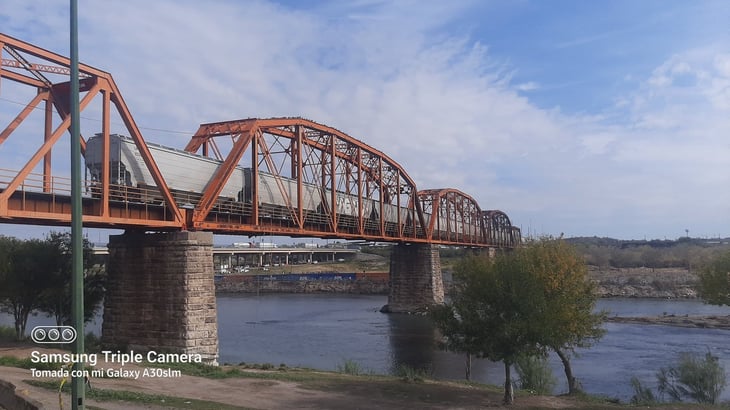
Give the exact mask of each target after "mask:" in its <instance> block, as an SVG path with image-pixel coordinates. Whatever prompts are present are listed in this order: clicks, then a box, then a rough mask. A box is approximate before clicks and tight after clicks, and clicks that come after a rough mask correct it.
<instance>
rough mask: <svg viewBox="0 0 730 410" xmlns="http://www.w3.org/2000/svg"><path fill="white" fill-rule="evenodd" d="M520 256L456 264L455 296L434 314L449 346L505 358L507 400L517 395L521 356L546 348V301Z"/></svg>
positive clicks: (505, 255) (502, 255)
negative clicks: (515, 368) (516, 367)
mask: <svg viewBox="0 0 730 410" xmlns="http://www.w3.org/2000/svg"><path fill="white" fill-rule="evenodd" d="M519 256H520V253H517V252H515V253H499V254H497V255H496V256H495V258H494V259H492V260H490V259H488V258H485V257H478V256H469V257H467V258H466V259H464V260H462V261H461V262H459V263H458V264H457V265H456V267H455V269H454V281H455V287H456V292H455V295H454V296H453V298H452V300H451V302H449V303H447V304H445V305H444V306H442V307H436V308H435V309H434V312H433V313H432V318H433V319H434V321H435V323H436V325H437V326H438V328H439V330H440V331H441V333H442V335H444V337H445V339H446V342H445V344H446V346H448V347H451V348H452V349H455V350H460V351H462V352H465V353H468V354H474V355H475V356H477V357H483V358H488V359H490V360H493V361H502V362H503V363H504V370H505V383H504V402H505V404H511V403H512V402H513V400H514V393H513V387H512V376H511V367H512V365H513V364H514V363H515V361H516V360H517V357H518V356H519V355H520V354H528V355H529V354H539V353H544V350H545V349H544V347H542V346H541V345H540V344H539V343H538V340H539V338H538V337H537V336H538V334H536V330H537V329H541V327H540V326H538V323H537V320H540V319H539V317H538V315H535V314H534V313H535V312H536V309H537V307H538V306H540V305H541V300H542V295H541V288H540V286H539V284H537V283H536V282H535V281H533V280H531V277H530V275H531V274H530V272H529V271H528V270H527V269H525V268H524V266H522V263H523V262H524V258H520V257H519Z"/></svg>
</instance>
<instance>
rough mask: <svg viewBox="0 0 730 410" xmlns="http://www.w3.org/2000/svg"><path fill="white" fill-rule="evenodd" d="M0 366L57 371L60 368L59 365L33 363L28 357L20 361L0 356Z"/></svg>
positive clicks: (13, 357)
mask: <svg viewBox="0 0 730 410" xmlns="http://www.w3.org/2000/svg"><path fill="white" fill-rule="evenodd" d="M0 366H7V367H19V368H21V369H38V370H59V369H60V368H61V364H60V363H33V362H32V361H31V360H30V357H26V358H24V359H20V358H17V357H15V356H0Z"/></svg>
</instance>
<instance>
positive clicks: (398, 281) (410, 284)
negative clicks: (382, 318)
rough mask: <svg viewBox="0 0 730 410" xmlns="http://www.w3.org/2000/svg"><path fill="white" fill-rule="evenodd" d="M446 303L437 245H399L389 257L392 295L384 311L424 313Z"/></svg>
mask: <svg viewBox="0 0 730 410" xmlns="http://www.w3.org/2000/svg"><path fill="white" fill-rule="evenodd" d="M442 303H444V284H443V278H442V277H441V258H440V257H439V248H438V246H437V245H430V244H397V245H395V246H393V248H392V250H391V254H390V294H389V295H388V304H387V305H386V306H384V307H383V309H382V311H383V312H389V313H390V312H392V313H398V312H421V311H424V310H426V309H428V307H429V306H431V305H436V304H442Z"/></svg>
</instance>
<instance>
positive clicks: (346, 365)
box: [337, 359, 365, 376]
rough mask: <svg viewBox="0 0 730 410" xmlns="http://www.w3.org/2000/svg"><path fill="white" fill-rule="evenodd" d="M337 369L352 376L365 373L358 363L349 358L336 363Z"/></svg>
mask: <svg viewBox="0 0 730 410" xmlns="http://www.w3.org/2000/svg"><path fill="white" fill-rule="evenodd" d="M337 371H338V372H339V373H344V374H350V375H353V376H357V375H360V374H363V373H365V371H364V370H363V368H362V366H360V363H358V362H356V361H354V360H349V359H348V360H345V361H343V362H342V363H341V364H338V365H337Z"/></svg>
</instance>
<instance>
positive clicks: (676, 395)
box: [657, 351, 726, 404]
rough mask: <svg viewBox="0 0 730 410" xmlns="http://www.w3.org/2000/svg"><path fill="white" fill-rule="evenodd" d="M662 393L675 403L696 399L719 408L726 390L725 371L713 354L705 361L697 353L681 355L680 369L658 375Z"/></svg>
mask: <svg viewBox="0 0 730 410" xmlns="http://www.w3.org/2000/svg"><path fill="white" fill-rule="evenodd" d="M657 380H658V381H659V388H658V390H659V393H660V394H661V395H662V396H663V395H664V394H667V395H669V397H670V399H671V400H674V401H682V399H683V398H689V399H692V400H694V401H696V402H698V403H710V404H715V403H716V402H717V399H718V398H719V397H720V394H721V393H722V391H723V390H724V389H725V385H726V379H725V369H724V368H723V367H722V365H720V363H719V361H718V358H717V356H713V355H712V353H710V352H709V351H708V352H707V353H705V355H704V358H702V357H701V356H700V355H698V354H696V353H681V354H680V356H679V363H678V364H677V366H676V367H669V368H661V369H660V370H659V372H658V373H657Z"/></svg>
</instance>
